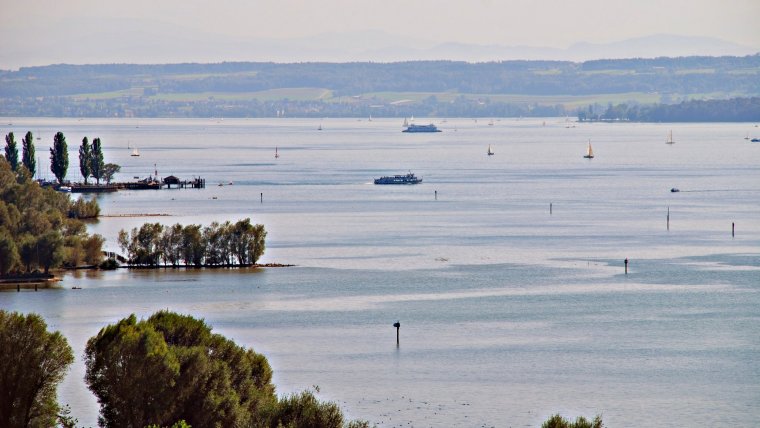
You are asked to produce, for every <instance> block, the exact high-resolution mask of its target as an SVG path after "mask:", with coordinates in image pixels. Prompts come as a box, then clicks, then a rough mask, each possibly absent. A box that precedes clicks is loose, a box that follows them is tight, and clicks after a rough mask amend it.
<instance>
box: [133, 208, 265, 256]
mask: <svg viewBox="0 0 760 428" xmlns="http://www.w3.org/2000/svg"><path fill="white" fill-rule="evenodd" d="M266 235H267V232H266V230H265V229H264V226H263V225H261V224H251V219H250V218H246V219H244V220H239V221H237V222H236V223H234V224H233V223H231V222H229V221H226V222H224V223H218V222H213V223H211V224H210V225H209V226H206V227H201V225H198V224H191V225H187V226H183V225H181V224H179V223H177V224H175V225H173V226H164V225H162V224H160V223H145V224H143V225H142V226H141V227H139V228H133V229H132V231H131V232H127V231H126V230H123V229H122V230H121V231H119V237H118V243H119V247H120V248H121V250H122V251H123V252H124V253H125V254H127V263H128V264H130V265H132V266H146V267H157V266H160V265H161V264H163V265H164V266H167V265H171V266H172V267H178V266H194V267H202V266H211V267H213V266H250V265H253V264H255V263H256V262H257V261H258V260H259V258H260V257H261V256H262V255H263V254H264V250H265V249H266Z"/></svg>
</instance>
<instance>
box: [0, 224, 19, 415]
mask: <svg viewBox="0 0 760 428" xmlns="http://www.w3.org/2000/svg"><path fill="white" fill-rule="evenodd" d="M18 262H19V256H18V248H17V247H16V243H15V242H14V240H13V238H12V237H11V236H10V234H9V233H8V232H7V231H5V230H4V229H0V276H3V275H6V274H8V272H10V271H11V270H13V268H14V267H16V265H17V264H18ZM0 426H2V425H0Z"/></svg>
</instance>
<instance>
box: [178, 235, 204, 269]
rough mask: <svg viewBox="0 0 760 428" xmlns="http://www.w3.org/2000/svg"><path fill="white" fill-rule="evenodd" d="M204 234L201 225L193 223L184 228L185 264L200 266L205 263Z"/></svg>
mask: <svg viewBox="0 0 760 428" xmlns="http://www.w3.org/2000/svg"><path fill="white" fill-rule="evenodd" d="M204 252H205V247H204V245H203V235H202V234H201V226H200V225H198V224H191V225H188V226H185V227H184V228H183V229H182V258H183V259H184V260H185V264H188V265H193V266H196V267H200V266H202V265H203V253H204Z"/></svg>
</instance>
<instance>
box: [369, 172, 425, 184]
mask: <svg viewBox="0 0 760 428" xmlns="http://www.w3.org/2000/svg"><path fill="white" fill-rule="evenodd" d="M417 183H422V179H421V178H419V177H416V176H415V175H414V174H413V173H411V172H409V173H408V174H403V175H389V176H386V177H380V178H376V179H375V184H417Z"/></svg>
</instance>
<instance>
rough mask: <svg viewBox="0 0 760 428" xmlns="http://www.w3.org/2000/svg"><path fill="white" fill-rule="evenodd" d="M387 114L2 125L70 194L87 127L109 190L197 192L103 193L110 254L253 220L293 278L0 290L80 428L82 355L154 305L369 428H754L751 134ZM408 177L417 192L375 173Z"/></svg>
mask: <svg viewBox="0 0 760 428" xmlns="http://www.w3.org/2000/svg"><path fill="white" fill-rule="evenodd" d="M402 121H403V119H374V120H372V121H369V120H367V119H363V120H356V119H322V120H317V119H221V118H218V119H83V120H79V119H45V118H6V119H4V123H12V126H7V127H4V128H3V130H4V132H6V133H7V132H10V131H13V132H15V133H16V135H23V134H24V133H25V132H26V131H27V130H29V131H32V132H34V134H35V137H40V140H36V141H35V144H36V148H37V153H38V154H39V155H40V159H39V169H41V170H42V171H47V172H43V173H42V176H43V177H44V176H47V177H48V178H51V176H52V174H51V173H50V172H49V168H48V166H47V165H48V161H47V157H48V155H47V152H48V150H47V148H48V147H49V146H51V145H52V138H53V135H54V134H55V132H57V131H62V132H64V134H65V135H66V138H67V141H68V147H69V151H70V153H69V158H70V166H69V174H68V178H69V179H71V180H79V179H80V178H79V174H78V171H79V169H78V152H77V150H78V147H79V144H80V142H81V140H82V138H83V137H84V136H85V135H86V136H88V137H89V138H90V140H92V139H93V138H96V137H100V138H101V140H102V142H103V146H104V155H105V161H106V162H113V163H116V164H119V165H121V166H122V171H121V173H120V174H119V175H118V176H117V180H118V181H123V180H132V179H133V177H140V178H143V177H147V176H149V175H153V174H155V173H156V172H157V174H158V176H160V177H165V176H168V175H174V176H177V177H179V178H180V179H183V180H189V179H192V178H194V177H198V176H200V177H202V178H205V179H206V183H207V187H206V188H205V189H181V190H180V189H172V190H166V189H164V190H160V191H120V192H117V193H114V194H103V195H99V196H97V197H96V198H97V200H98V202H99V204H100V207H101V215H103V217H101V219H100V220H99V221H98V222H97V223H94V224H91V225H89V231H90V232H91V233H100V234H101V235H103V236H104V237H106V239H107V243H106V249H109V250H114V251H119V250H118V246H117V244H116V236H117V234H118V232H119V230H121V229H127V230H129V229H131V228H132V227H137V226H139V225H141V224H143V223H144V222H160V223H162V224H166V225H171V224H175V223H181V224H185V225H186V224H191V223H195V224H202V225H208V224H209V223H211V222H212V221H219V222H223V221H227V220H229V221H231V222H235V221H237V220H240V219H243V218H246V217H250V218H251V220H252V221H253V222H256V223H262V224H264V225H265V227H266V229H267V231H268V235H267V250H266V254H265V255H264V257H263V258H262V260H260V262H262V263H288V264H295V265H296V266H295V267H287V268H266V269H208V270H184V269H179V270H172V269H166V270H164V269H158V270H138V269H135V270H127V269H120V270H117V271H111V272H81V271H80V272H68V273H66V274H65V276H64V278H63V281H62V282H61V287H60V289H55V290H44V291H39V292H36V293H35V292H34V291H24V292H21V293H17V292H2V293H0V308H2V309H6V310H15V311H22V312H37V313H39V314H41V315H42V316H43V317H44V318H45V320H46V321H47V323H48V325H49V327H50V328H51V329H55V330H60V331H62V332H63V334H65V336H66V337H67V338H68V340H69V343H70V344H71V345H72V347H73V348H74V350H75V354H76V356H77V361H76V362H75V364H74V365H73V366H72V369H71V372H70V374H69V375H68V377H67V378H66V379H65V381H64V382H63V384H62V385H61V387H60V388H59V396H60V400H61V402H62V403H68V404H70V405H71V407H72V411H73V415H74V416H75V417H77V418H79V421H80V424H84V425H86V426H95V425H96V424H97V412H98V405H97V402H96V400H95V398H94V397H93V396H92V394H91V393H90V392H89V390H88V389H87V387H86V386H85V384H84V382H83V380H82V378H83V375H84V365H83V362H82V358H81V356H82V353H83V350H84V346H85V342H86V341H87V339H88V338H89V337H91V336H93V335H95V334H97V332H98V330H99V329H100V328H101V327H103V326H105V325H106V324H109V323H113V322H116V321H117V320H119V319H121V318H124V317H126V316H128V315H129V314H131V313H135V314H137V315H138V317H148V316H149V315H150V314H152V313H153V312H155V311H157V310H160V309H170V310H173V311H177V312H181V313H188V314H191V315H193V316H196V317H200V318H204V319H205V320H206V322H207V323H208V324H210V325H211V326H212V327H213V329H214V331H215V332H218V333H221V334H224V335H226V336H228V337H230V338H232V339H234V340H235V341H236V342H237V343H238V344H241V345H244V346H247V347H252V348H253V349H255V350H256V351H258V352H262V353H263V354H264V355H266V357H267V358H268V359H269V361H270V363H271V365H272V367H273V369H274V382H275V384H276V386H277V391H278V393H280V394H286V393H292V392H296V391H300V390H303V389H307V388H312V387H313V386H315V385H316V386H318V387H319V389H320V393H319V394H318V396H319V397H320V398H321V399H324V400H332V401H335V402H337V403H338V404H339V405H340V406H341V407H342V408H343V409H344V411H345V413H346V414H347V416H349V417H351V418H361V419H366V420H369V421H370V422H372V423H375V424H377V425H378V426H381V427H392V426H434V427H439V426H473V427H475V426H478V427H480V426H496V427H506V426H513V427H517V426H531V427H536V426H540V424H541V422H542V421H544V420H545V419H546V418H547V417H548V416H550V415H551V414H553V413H557V412H560V413H562V414H563V415H565V416H568V417H573V418H574V417H575V416H578V415H585V416H587V417H593V416H594V415H595V414H601V415H603V419H604V421H605V423H606V425H608V426H613V427H648V426H674V425H675V426H727V427H728V426H730V427H736V426H754V425H755V424H756V423H757V420H758V417H760V406H758V405H757V403H760V144H759V143H751V142H749V141H748V140H745V139H744V136H746V135H747V134H748V133H749V134H750V135H752V136H760V130H758V128H757V127H756V126H755V125H754V124H747V123H735V124H714V123H695V124H637V123H588V124H587V123H578V124H576V123H571V122H567V121H566V120H565V118H545V119H501V120H498V119H496V118H494V121H493V125H489V118H484V119H479V120H473V119H454V118H450V119H447V120H445V119H435V120H433V122H435V123H436V124H437V125H438V126H439V127H440V128H441V129H442V130H443V132H441V133H435V134H424V133H420V134H406V133H401V132H400V131H401V123H402ZM416 122H417V123H418V124H427V123H429V122H430V120H422V119H417V121H416ZM320 126H321V128H322V130H318V127H320ZM670 131H672V132H673V139H674V140H675V144H672V145H668V144H665V141H666V139H667V136H668V133H669V132H670ZM589 141H590V142H591V144H592V145H593V148H594V153H595V155H596V157H595V158H594V159H584V158H583V155H584V154H585V153H586V146H587V144H588V142H589ZM489 145H490V146H491V148H492V150H493V151H494V153H495V154H494V155H493V156H487V155H486V151H487V149H488V146H489ZM134 148H138V149H139V152H140V156H139V157H133V156H130V154H131V153H132V149H134ZM275 151H277V153H278V154H279V158H275V156H274V155H275ZM408 171H411V172H414V173H415V174H416V175H417V176H420V177H422V178H423V182H422V183H421V184H418V185H413V186H378V185H374V184H373V183H372V180H373V178H377V177H380V176H383V175H394V174H404V173H406V172H408ZM671 188H678V189H680V192H671V191H670V190H671ZM74 197H76V195H74ZM668 213H669V214H668ZM146 214H152V215H156V214H161V216H140V215H146ZM127 215H135V216H134V217H129V216H127ZM668 215H669V224H668ZM732 223H733V224H734V225H735V235H734V236H732ZM668 227H669V229H668ZM626 258H627V259H628V260H629V265H628V273H627V274H626V273H625V268H624V263H623V261H624V259H626ZM72 286H79V287H81V288H82V289H81V290H72V289H71V287H72ZM396 321H400V323H401V328H400V346H396V337H395V336H396V329H395V328H394V327H393V323H394V322H396Z"/></svg>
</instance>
